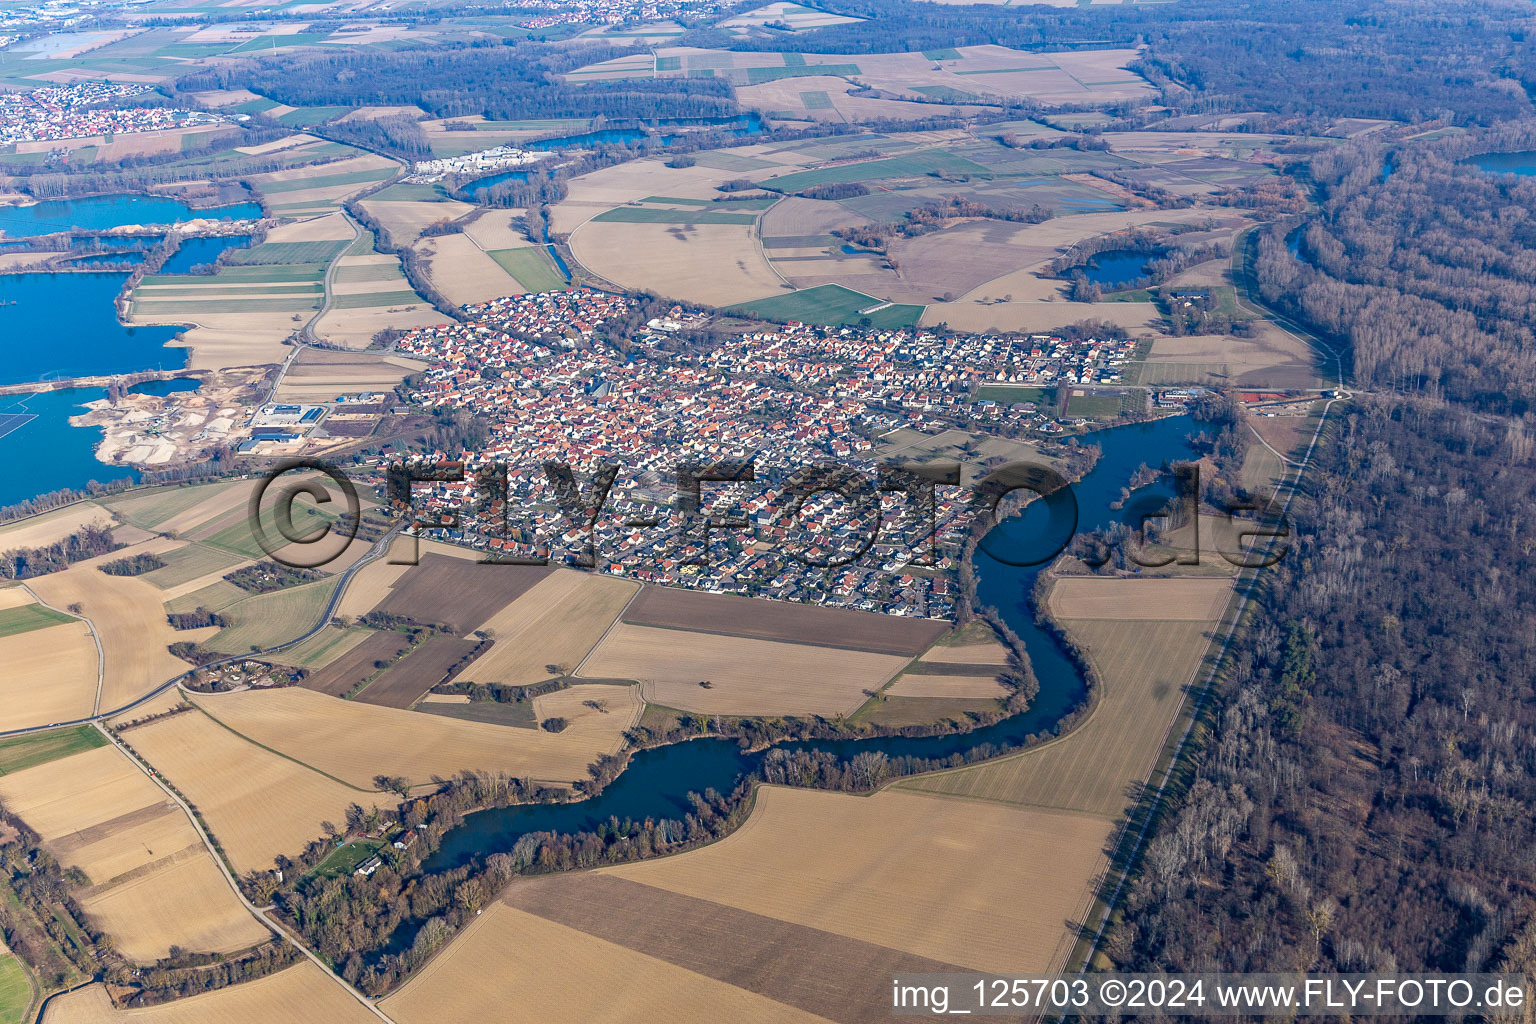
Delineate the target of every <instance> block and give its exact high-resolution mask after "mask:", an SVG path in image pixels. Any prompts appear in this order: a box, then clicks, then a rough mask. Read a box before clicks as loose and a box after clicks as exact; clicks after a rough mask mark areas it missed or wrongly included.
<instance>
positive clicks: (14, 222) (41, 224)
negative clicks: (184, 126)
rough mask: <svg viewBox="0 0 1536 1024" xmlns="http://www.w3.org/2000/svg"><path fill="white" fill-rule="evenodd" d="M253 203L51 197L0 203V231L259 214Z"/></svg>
mask: <svg viewBox="0 0 1536 1024" xmlns="http://www.w3.org/2000/svg"><path fill="white" fill-rule="evenodd" d="M260 216H261V207H260V206H257V205H256V204H255V203H236V204H235V205H233V206H214V207H209V208H207V209H201V210H194V209H193V208H192V207H190V206H188V205H187V204H185V203H183V202H181V201H180V200H177V199H172V198H170V197H169V196H140V195H116V196H90V197H88V198H85V199H51V200H48V201H47V202H42V203H34V204H33V205H31V206H0V231H3V232H4V233H5V234H6V235H7V236H9V237H11V238H21V237H24V236H27V235H47V234H52V233H53V232H55V231H69V230H72V229H82V230H88V231H100V230H104V229H106V228H114V227H120V226H122V225H125V224H170V223H174V222H175V221H179V220H191V219H193V218H195V217H203V218H213V219H218V220H241V219H246V218H253V217H260Z"/></svg>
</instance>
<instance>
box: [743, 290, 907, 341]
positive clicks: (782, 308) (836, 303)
mask: <svg viewBox="0 0 1536 1024" xmlns="http://www.w3.org/2000/svg"><path fill="white" fill-rule="evenodd" d="M883 301H884V300H882V299H879V298H876V297H874V296H872V295H865V294H864V293H863V292H857V291H854V290H853V289H852V288H845V287H843V286H842V285H837V284H825V285H818V286H817V287H815V288H802V289H801V290H799V291H796V292H787V293H784V294H780V295H770V296H766V297H765V298H762V299H757V300H755V301H752V302H741V303H737V304H736V305H734V306H730V307H728V311H729V312H732V313H741V314H745V315H747V316H752V317H757V318H759V319H765V320H780V321H789V320H798V321H800V322H802V323H813V324H827V325H833V326H836V325H841V324H861V323H863V321H865V320H868V321H869V326H870V327H872V328H876V329H880V330H895V329H898V328H903V327H911V326H912V325H914V324H916V323H917V321H918V318H919V317H921V316H922V315H923V309H924V308H925V307H923V306H918V305H909V304H905V303H893V304H891V305H888V306H885V308H883V309H878V310H875V311H873V312H870V313H862V312H860V311H861V310H864V309H869V308H870V307H871V306H879V305H881V304H882V303H883Z"/></svg>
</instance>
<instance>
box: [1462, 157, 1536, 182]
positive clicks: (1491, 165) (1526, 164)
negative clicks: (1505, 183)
mask: <svg viewBox="0 0 1536 1024" xmlns="http://www.w3.org/2000/svg"><path fill="white" fill-rule="evenodd" d="M1462 163H1464V164H1471V165H1472V166H1473V167H1476V168H1477V169H1478V170H1480V171H1487V172H1488V173H1489V174H1518V175H1519V176H1520V177H1522V178H1530V177H1536V152H1532V151H1530V150H1527V151H1525V152H1522V153H1483V154H1481V155H1479V156H1469V157H1467V158H1466V159H1465V160H1463V161H1462Z"/></svg>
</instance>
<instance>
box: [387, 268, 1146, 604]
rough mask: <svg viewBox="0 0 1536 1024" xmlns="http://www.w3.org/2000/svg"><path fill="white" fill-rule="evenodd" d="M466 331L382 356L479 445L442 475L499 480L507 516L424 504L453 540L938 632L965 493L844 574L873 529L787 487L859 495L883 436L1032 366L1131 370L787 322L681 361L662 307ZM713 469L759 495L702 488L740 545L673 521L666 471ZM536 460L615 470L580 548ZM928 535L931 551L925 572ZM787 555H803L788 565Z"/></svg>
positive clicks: (925, 423) (426, 332) (489, 316)
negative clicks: (849, 486) (843, 487)
mask: <svg viewBox="0 0 1536 1024" xmlns="http://www.w3.org/2000/svg"><path fill="white" fill-rule="evenodd" d="M466 312H467V313H468V314H470V317H469V320H468V322H466V323H454V324H446V325H440V326H434V327H428V328H421V329H418V330H415V331H412V332H410V333H409V334H407V335H406V336H405V337H403V338H401V339H400V340H399V341H398V342H397V343H396V348H397V350H398V351H400V352H401V353H402V354H406V355H410V356H412V357H414V358H418V359H421V360H424V361H426V362H428V363H429V364H431V365H430V368H429V369H428V370H427V371H426V372H425V373H424V374H422V375H421V377H420V382H419V384H418V385H417V386H416V389H415V390H414V392H413V393H412V395H411V399H412V401H413V402H414V403H416V404H418V405H420V406H422V407H425V408H427V409H431V410H439V409H467V410H473V411H474V412H475V413H476V414H477V415H478V418H479V419H481V421H483V422H485V423H487V424H488V425H489V427H490V437H489V439H488V440H486V441H485V442H484V443H483V444H482V445H480V446H479V447H478V448H477V450H475V451H443V452H439V453H436V454H437V458H438V459H440V460H441V461H463V462H465V463H466V464H467V465H469V466H470V467H471V468H474V467H478V466H482V465H484V464H487V463H490V464H497V465H505V466H507V467H508V473H507V500H506V502H505V503H504V504H502V503H497V504H494V505H490V506H485V505H480V506H477V505H476V498H477V494H476V487H477V483H476V481H475V476H474V474H473V473H470V474H467V475H466V479H465V480H464V481H462V482H453V483H449V482H437V483H431V484H422V485H418V488H419V490H418V492H417V493H416V494H415V495H414V497H413V511H414V512H415V513H416V514H417V515H431V514H432V513H434V512H439V513H449V512H457V513H458V514H459V515H460V521H459V524H458V526H457V527H456V528H455V529H454V530H453V531H451V533H450V539H453V540H456V541H459V542H463V543H469V544H471V545H472V546H476V547H480V548H482V549H486V550H489V551H491V552H507V553H512V554H517V555H520V556H521V555H525V554H529V553H532V551H534V550H538V551H539V552H540V553H541V554H542V551H543V547H542V546H543V545H547V546H548V547H549V548H551V549H552V550H555V551H556V552H570V553H572V554H581V553H584V552H585V551H586V550H587V546H588V544H589V542H590V543H591V544H592V545H593V547H594V549H595V552H596V564H597V567H598V568H599V569H601V570H602V571H605V572H610V573H615V574H622V575H626V576H630V577H633V578H637V579H641V580H646V581H651V582H656V583H662V584H667V585H680V586H692V587H696V588H698V589H703V590H709V591H716V592H731V593H745V594H753V595H758V596H766V597H775V598H783V599H790V600H814V601H816V602H817V603H822V604H833V605H842V606H846V607H853V608H862V609H867V610H875V611H883V612H886V613H890V614H906V615H925V616H933V617H942V616H947V615H949V614H951V612H952V603H953V600H954V595H955V579H954V566H955V561H954V559H953V558H952V557H948V556H946V555H945V552H946V551H947V552H949V555H950V556H952V555H953V554H954V553H955V551H956V545H957V544H958V542H959V539H960V538H961V536H962V535H963V531H964V528H965V526H966V525H967V523H968V508H967V506H966V504H965V493H964V492H962V491H961V490H960V489H959V488H940V489H939V491H938V493H937V494H936V496H935V497H936V509H935V510H934V514H933V517H932V518H931V519H927V518H924V517H923V516H920V515H916V514H915V510H914V509H913V508H910V507H908V506H907V505H906V501H907V498H906V496H904V495H899V494H895V493H888V494H884V495H881V496H880V497H879V498H878V499H877V500H879V501H880V503H881V506H882V518H881V527H880V529H879V531H878V534H877V538H876V542H875V543H874V544H873V545H872V546H869V547H868V550H867V551H863V554H862V556H861V557H859V558H857V559H854V560H851V561H850V560H848V558H847V556H848V555H849V554H850V553H854V552H858V551H861V550H862V549H863V548H864V547H865V546H866V542H867V538H868V535H869V532H870V531H869V529H868V527H869V525H870V523H869V517H868V516H862V517H861V516H860V515H858V514H855V513H854V512H851V511H850V509H849V508H848V507H847V505H846V503H844V502H843V501H842V499H837V498H834V497H833V496H832V495H830V493H822V494H817V495H813V496H811V498H810V500H807V501H805V502H804V504H803V505H802V504H800V503H799V501H798V500H791V499H790V498H788V497H786V492H785V490H784V484H785V482H786V481H787V480H789V479H790V478H791V475H792V474H794V473H796V471H798V470H802V469H804V468H805V467H808V466H826V465H832V466H838V467H843V468H846V469H851V470H854V471H856V472H858V473H861V474H863V476H864V479H866V480H869V481H873V480H875V479H876V473H877V471H878V467H879V465H880V462H881V461H882V460H881V458H880V456H881V449H882V445H881V441H880V437H881V436H882V435H884V434H887V433H889V432H891V431H893V430H897V429H901V428H916V429H918V430H920V431H925V432H934V431H938V430H942V429H947V428H948V427H950V426H952V425H953V423H954V422H955V419H956V417H957V416H960V417H963V418H971V417H973V416H974V413H975V408H974V407H973V406H974V403H973V399H972V396H973V394H974V392H975V389H976V388H977V387H978V386H979V385H982V384H986V383H990V382H994V381H997V380H1000V379H1002V380H1006V379H1007V376H1008V375H1009V374H1011V373H1014V372H1016V370H1015V368H1016V367H1018V366H1020V365H1022V364H1025V363H1027V362H1029V361H1030V360H1037V359H1054V360H1057V361H1058V362H1061V363H1066V362H1067V361H1069V360H1078V361H1081V360H1082V359H1088V358H1091V359H1093V360H1105V361H1106V363H1107V360H1108V359H1110V358H1115V357H1118V354H1119V353H1123V352H1126V351H1130V349H1129V348H1128V347H1127V343H1123V342H1122V343H1115V344H1107V343H1100V342H1082V343H1069V342H1066V341H1063V340H1062V339H1059V338H1058V339H1051V338H1030V339H1020V338H1016V337H1009V336H1003V335H964V334H955V333H952V332H947V331H946V332H934V331H929V330H923V329H907V330H894V331H892V330H867V329H861V328H852V327H843V328H829V327H819V326H812V325H806V324H798V323H790V324H785V325H753V326H752V328H751V329H750V330H747V331H745V332H741V333H735V334H730V335H727V336H725V337H724V338H723V339H721V338H717V339H716V343H715V344H712V345H709V346H701V351H698V352H687V349H686V348H684V352H685V353H687V354H682V355H677V354H673V352H672V349H674V348H677V347H678V346H676V345H673V344H671V340H672V339H673V338H675V337H676V335H677V334H678V332H680V331H682V330H684V329H685V328H688V327H697V326H702V325H703V324H704V323H706V322H707V321H708V317H707V316H706V315H704V314H700V313H697V312H692V311H689V310H686V309H684V308H683V307H680V306H678V307H673V308H672V309H670V310H667V311H666V312H665V313H664V314H663V315H661V316H656V317H653V318H651V319H650V320H649V321H647V322H646V323H644V324H643V325H641V326H640V327H639V329H638V330H635V329H633V327H634V325H635V324H636V323H637V318H638V316H639V315H640V314H639V313H638V308H637V305H636V300H634V299H631V298H629V297H627V296H624V295H614V294H608V293H603V292H597V291H591V290H587V289H574V290H571V291H564V292H550V293H544V294H535V295H525V296H518V297H515V298H507V299H499V300H496V301H494V302H490V303H484V304H481V305H479V306H473V307H468V308H467V310H466ZM621 323H622V324H624V325H626V327H627V328H629V329H628V330H626V331H625V334H626V341H627V345H626V346H625V348H624V349H623V350H621V349H620V348H619V347H616V346H613V345H610V344H606V343H603V339H604V337H605V336H607V335H611V334H614V333H617V331H616V328H617V326H618V325H619V324H621ZM1088 353H1092V355H1091V356H1089V355H1088ZM1074 365H1077V363H1074ZM729 459H736V460H750V461H751V462H752V464H753V468H754V473H755V479H753V480H752V481H750V482H747V481H741V482H735V483H724V482H722V483H711V484H709V485H708V486H706V487H704V488H703V495H702V498H703V507H702V510H701V512H702V513H703V514H705V515H712V516H714V517H715V519H716V520H717V521H720V522H723V521H726V520H732V519H733V520H736V521H737V523H738V524H739V525H738V526H735V527H729V528H721V527H718V526H717V527H714V528H712V529H704V528H703V527H702V525H701V523H700V521H698V520H696V519H690V520H688V521H687V522H685V517H684V514H683V512H682V511H681V510H680V509H679V508H678V507H676V502H675V501H674V498H675V491H676V472H677V467H678V466H680V465H683V464H686V463H699V464H710V463H714V462H716V461H718V460H729ZM548 462H555V463H566V464H570V465H574V466H576V467H578V469H579V471H582V472H589V471H590V470H591V469H592V468H593V467H596V466H598V465H603V464H617V465H618V466H619V467H620V469H619V473H618V477H617V479H616V480H615V483H614V485H613V488H612V491H611V492H610V494H609V496H608V498H607V500H606V502H605V503H604V504H603V506H602V509H601V513H600V515H599V517H598V520H597V523H596V525H595V527H594V528H593V529H592V531H591V533H590V535H589V533H588V532H587V530H586V527H585V524H581V523H574V522H573V521H572V520H571V519H570V518H568V517H567V515H566V514H565V513H564V512H562V511H561V509H560V506H559V503H558V502H557V501H556V497H555V495H554V492H553V490H552V485H551V483H550V482H549V480H548V479H547V477H546V475H545V473H544V471H543V469H542V467H543V465H544V464H545V463H548ZM477 508H478V511H477ZM935 529H936V532H937V535H938V538H939V540H940V542H941V543H940V545H939V549H938V550H939V557H938V558H937V559H936V561H935V564H931V565H930V564H927V563H928V562H929V561H930V559H929V557H928V556H929V555H930V554H931V548H930V545H929V543H928V537H929V535H930V534H931V533H932V532H934V530H935ZM786 547H788V548H790V549H792V550H794V551H795V552H797V553H798V554H800V555H801V556H802V557H801V558H800V559H798V560H797V559H796V558H793V557H786V556H785V554H784V551H785V549H786ZM556 557H559V554H558V553H557V555H556ZM844 562H846V564H841V563H844ZM807 563H810V564H807ZM828 566H836V567H835V568H827V567H828Z"/></svg>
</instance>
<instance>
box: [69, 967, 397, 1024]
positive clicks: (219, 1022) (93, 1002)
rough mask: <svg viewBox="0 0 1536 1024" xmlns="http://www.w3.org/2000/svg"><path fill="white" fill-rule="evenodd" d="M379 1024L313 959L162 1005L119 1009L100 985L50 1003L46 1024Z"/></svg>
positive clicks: (74, 992)
mask: <svg viewBox="0 0 1536 1024" xmlns="http://www.w3.org/2000/svg"><path fill="white" fill-rule="evenodd" d="M317 1020H323V1021H325V1022H326V1024H377V1021H378V1018H377V1017H375V1016H374V1015H373V1014H372V1013H370V1012H368V1010H367V1009H366V1008H364V1007H363V1006H362V1005H361V1004H359V1003H358V1002H357V1001H356V1000H354V999H353V998H352V997H351V996H349V995H347V994H346V992H345V991H343V990H342V988H341V987H340V986H339V985H337V984H336V983H335V982H334V981H332V980H331V979H330V978H328V977H327V976H326V974H325V972H324V971H323V970H322V969H321V968H319V967H316V966H315V965H314V964H312V963H310V962H309V961H307V960H305V961H301V962H299V963H297V964H295V965H294V966H292V967H288V968H285V969H284V970H281V971H278V972H277V973H276V974H270V975H268V976H267V977H265V978H258V979H257V980H255V981H248V982H244V983H242V984H239V985H231V986H230V987H228V988H223V989H219V990H218V991H217V992H208V993H205V994H203V995H198V996H192V997H191V998H189V999H178V1000H175V1001H174V1002H170V1003H161V1004H160V1005H159V1006H151V1007H143V1008H139V1009H133V1010H118V1009H114V1008H113V1006H112V1001H111V999H109V998H108V996H107V990H106V988H105V987H104V986H102V985H88V986H86V987H84V988H80V989H76V990H75V991H73V992H69V993H66V994H64V995H61V996H59V997H57V998H55V999H54V1000H53V1001H52V1002H50V1003H49V1004H48V1012H47V1014H46V1015H45V1016H44V1017H43V1024H313V1022H314V1021H317Z"/></svg>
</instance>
